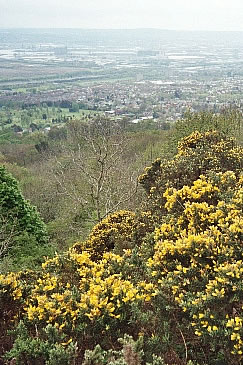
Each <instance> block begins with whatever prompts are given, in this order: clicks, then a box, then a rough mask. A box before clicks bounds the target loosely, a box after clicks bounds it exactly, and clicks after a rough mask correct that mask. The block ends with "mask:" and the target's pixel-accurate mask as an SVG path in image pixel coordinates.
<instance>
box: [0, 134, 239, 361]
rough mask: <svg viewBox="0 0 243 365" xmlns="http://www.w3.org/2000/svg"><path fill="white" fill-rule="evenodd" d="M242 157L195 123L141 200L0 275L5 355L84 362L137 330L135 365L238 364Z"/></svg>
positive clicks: (148, 180)
mask: <svg viewBox="0 0 243 365" xmlns="http://www.w3.org/2000/svg"><path fill="white" fill-rule="evenodd" d="M242 162H243V149H242V148H240V147H237V146H236V145H235V142H234V140H232V139H230V138H226V137H224V136H222V135H220V134H219V133H218V132H205V133H199V132H195V133H193V134H192V135H191V136H189V137H187V138H185V139H184V140H183V141H181V142H180V144H179V147H178V154H177V155H176V156H175V157H174V158H173V159H172V160H170V161H165V162H164V161H163V162H162V161H161V160H160V159H157V160H156V161H155V162H154V163H153V164H152V166H151V167H149V168H147V169H146V170H145V173H144V174H143V175H142V176H141V177H140V182H141V183H142V185H143V186H144V188H145V190H146V192H147V195H148V197H147V200H146V202H145V204H144V205H145V210H143V211H142V212H140V213H137V214H135V213H133V212H129V211H120V212H117V213H114V214H111V215H110V216H108V217H107V218H105V219H104V220H103V221H101V222H100V223H99V224H97V225H96V226H95V227H94V228H93V230H92V231H91V233H90V235H89V237H88V239H87V240H86V241H85V242H82V243H77V244H75V245H74V246H73V247H71V248H70V249H69V250H68V251H67V252H65V253H63V254H57V255H56V256H55V257H54V258H52V259H47V260H46V261H45V262H44V263H43V265H42V271H41V272H35V273H33V272H24V273H9V274H7V275H0V304H1V309H2V318H1V319H0V322H1V327H2V329H1V327H0V340H2V341H3V343H4V345H3V346H2V348H3V349H4V351H5V352H6V351H8V350H11V351H10V352H9V353H8V359H12V358H16V356H19V357H17V359H20V360H18V361H19V364H25V363H31V361H32V360H30V353H35V354H36V359H37V360H38V362H37V363H38V364H41V365H42V364H43V365H49V364H50V363H51V356H54V355H53V354H54V353H55V356H56V358H58V359H59V360H58V361H59V363H63V364H68V365H69V364H70V365H71V364H75V365H77V364H82V360H83V357H84V353H85V351H86V350H93V349H94V348H96V345H97V344H99V345H100V346H101V347H102V348H103V349H104V350H107V351H108V350H109V349H112V350H113V351H114V350H115V351H116V350H117V349H119V341H118V339H119V338H121V337H123V336H124V334H125V333H127V334H128V335H130V336H133V338H134V340H137V338H141V337H142V338H143V342H144V353H145V359H144V362H143V363H144V364H145V363H146V362H147V364H157V362H156V361H155V363H153V362H152V361H153V360H152V358H153V355H155V357H154V359H155V358H156V356H157V357H158V356H160V357H161V358H162V359H163V360H161V361H164V363H167V364H168V365H174V364H178V365H185V364H187V363H188V361H189V363H190V364H191V365H193V364H197V365H216V364H232V365H236V364H241V363H242V362H243V314H242V310H243V280H242V279H243V249H242V246H243V214H242V209H243V175H242ZM143 208H144V207H143ZM11 307H13V308H14V310H13V309H11ZM16 327H17V329H18V331H17V332H15V335H13V336H12V337H11V335H7V329H9V328H16ZM21 328H22V329H24V331H25V332H24V333H25V336H21V333H20V330H21ZM6 336H7V337H6ZM14 336H15V337H14ZM5 337H6V338H8V343H7V344H5V342H4V340H3V339H4V338H5ZM27 349H28V351H27ZM94 351H95V350H94ZM18 354H20V355H21V356H22V357H21V356H20V355H18ZM27 355H28V356H27ZM58 356H59V357H58ZM22 359H27V360H28V362H26V361H27V360H22ZM31 359H32V358H31ZM60 359H61V360H60ZM37 360H36V361H37ZM21 361H22V362H21ZM24 361H25V362H24ZM53 361H54V360H53ZM32 363H33V361H32ZM57 363H58V362H57ZM107 363H109V362H107ZM162 363H163V362H161V364H162Z"/></svg>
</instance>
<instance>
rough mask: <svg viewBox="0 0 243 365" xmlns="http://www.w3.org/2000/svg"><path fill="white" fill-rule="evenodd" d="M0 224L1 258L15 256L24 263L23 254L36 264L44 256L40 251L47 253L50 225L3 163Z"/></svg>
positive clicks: (0, 188)
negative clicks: (45, 222) (26, 198)
mask: <svg viewBox="0 0 243 365" xmlns="http://www.w3.org/2000/svg"><path fill="white" fill-rule="evenodd" d="M0 227H1V228H0V260H3V259H4V257H6V256H8V257H13V260H14V261H15V262H16V266H18V264H20V267H21V264H23V262H22V259H21V258H23V260H24V261H26V262H27V261H29V262H28V264H29V265H30V264H31V262H32V265H36V264H37V261H38V259H40V257H36V254H37V251H38V250H40V251H41V250H42V255H43V253H44V251H45V250H47V247H48V246H47V243H48V236H47V231H46V227H45V225H44V223H43V221H42V220H41V218H40V216H39V214H38V213H37V211H36V209H35V207H33V206H32V205H31V204H30V203H29V202H28V201H27V200H25V199H24V197H23V195H22V193H21V191H20V189H19V186H18V183H17V181H16V179H15V178H13V176H12V175H11V174H10V173H8V172H7V170H6V168H5V167H4V166H0ZM49 253H50V250H49ZM28 257H29V259H28Z"/></svg>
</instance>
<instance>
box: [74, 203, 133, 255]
mask: <svg viewBox="0 0 243 365" xmlns="http://www.w3.org/2000/svg"><path fill="white" fill-rule="evenodd" d="M135 229H136V221H135V213H133V212H130V211H127V210H120V211H118V212H115V213H113V214H110V215H108V216H107V217H106V218H104V219H103V220H102V221H101V222H99V223H98V224H97V225H96V226H95V227H94V228H93V229H92V231H91V233H90V235H89V237H88V239H87V240H86V241H85V242H81V243H76V244H75V245H74V248H75V250H76V251H77V252H82V251H83V250H88V251H89V252H91V253H92V254H93V255H94V257H96V258H100V257H101V256H102V254H103V252H106V251H110V250H112V249H114V248H116V249H117V250H118V251H122V249H124V248H126V247H127V246H129V243H131V241H132V237H133V234H134V231H135Z"/></svg>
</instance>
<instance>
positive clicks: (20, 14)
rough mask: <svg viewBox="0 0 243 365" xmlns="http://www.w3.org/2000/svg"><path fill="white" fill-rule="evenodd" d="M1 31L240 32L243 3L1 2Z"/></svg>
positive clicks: (145, 0)
mask: <svg viewBox="0 0 243 365" xmlns="http://www.w3.org/2000/svg"><path fill="white" fill-rule="evenodd" d="M0 27H4V28H6V27H37V28H38V27H47V28H53V27H55V28H57V27H59V28H64V27H65V28H121V29H122V28H161V29H177V30H241V31H243V0H0Z"/></svg>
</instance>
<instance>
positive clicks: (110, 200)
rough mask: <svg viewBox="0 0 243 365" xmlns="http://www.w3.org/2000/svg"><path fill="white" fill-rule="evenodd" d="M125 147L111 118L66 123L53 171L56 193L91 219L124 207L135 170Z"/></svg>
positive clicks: (132, 187)
mask: <svg viewBox="0 0 243 365" xmlns="http://www.w3.org/2000/svg"><path fill="white" fill-rule="evenodd" d="M126 147H127V143H126V136H125V134H124V133H123V131H122V129H121V128H120V127H119V125H118V124H117V123H115V122H112V121H111V120H107V119H104V118H99V119H97V120H95V121H93V122H90V123H89V124H85V123H83V122H80V123H79V124H77V123H73V124H70V125H69V136H68V140H67V143H65V146H64V148H63V152H62V154H61V155H59V156H58V157H57V156H56V157H55V162H56V163H55V168H54V170H53V174H54V177H55V179H56V182H57V183H58V186H59V193H60V194H64V195H65V196H66V197H69V198H70V199H71V200H72V201H73V202H74V206H75V207H74V209H80V208H82V209H83V210H84V211H85V212H86V213H87V215H88V218H89V219H90V220H91V221H100V220H101V219H103V218H104V217H106V216H107V215H108V214H110V213H111V212H113V211H115V210H117V209H120V208H127V207H128V206H129V203H130V202H131V199H132V197H133V196H134V194H135V193H136V190H137V172H136V171H134V170H133V169H132V168H129V164H128V163H127V161H126V160H125V158H124V156H125V154H124V152H126ZM60 156H61V157H60Z"/></svg>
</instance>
